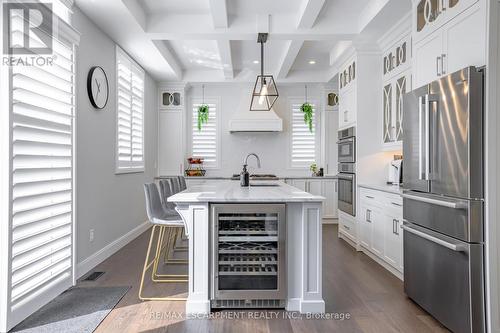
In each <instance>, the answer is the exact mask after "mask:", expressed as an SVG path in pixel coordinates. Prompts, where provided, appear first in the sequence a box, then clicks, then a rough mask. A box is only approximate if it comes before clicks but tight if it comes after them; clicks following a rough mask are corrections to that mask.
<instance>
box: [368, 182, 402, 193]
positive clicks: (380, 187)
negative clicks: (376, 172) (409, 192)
mask: <svg viewBox="0 0 500 333" xmlns="http://www.w3.org/2000/svg"><path fill="white" fill-rule="evenodd" d="M358 186H359V187H364V188H369V189H371V190H377V191H382V192H387V193H392V194H398V195H401V194H403V188H402V187H401V186H399V185H390V184H364V183H361V184H358Z"/></svg>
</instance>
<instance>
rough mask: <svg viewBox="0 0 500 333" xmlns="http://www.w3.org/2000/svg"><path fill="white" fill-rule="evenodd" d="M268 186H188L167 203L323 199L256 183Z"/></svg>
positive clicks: (278, 185) (279, 184)
mask: <svg viewBox="0 0 500 333" xmlns="http://www.w3.org/2000/svg"><path fill="white" fill-rule="evenodd" d="M255 183H257V184H266V185H268V186H252V182H250V187H241V186H240V183H239V182H236V181H231V180H227V181H221V182H214V183H207V184H202V185H195V186H190V187H189V188H188V189H187V190H184V191H182V192H180V193H177V194H174V195H173V196H171V197H169V198H168V201H169V202H175V203H192V202H228V203H234V202H269V203H273V202H321V201H323V200H325V198H324V197H322V196H319V195H313V194H310V193H307V192H304V191H301V190H299V189H298V188H296V187H293V186H290V185H288V184H285V183H284V182H282V181H258V182H255Z"/></svg>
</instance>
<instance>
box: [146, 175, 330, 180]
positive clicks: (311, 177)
mask: <svg viewBox="0 0 500 333" xmlns="http://www.w3.org/2000/svg"><path fill="white" fill-rule="evenodd" d="M172 177H177V176H157V177H155V179H168V178H172ZM184 178H186V179H198V180H229V179H231V178H232V177H222V176H192V177H189V176H184ZM278 178H279V179H318V180H321V179H337V176H336V175H327V176H322V177H316V176H286V177H280V176H278Z"/></svg>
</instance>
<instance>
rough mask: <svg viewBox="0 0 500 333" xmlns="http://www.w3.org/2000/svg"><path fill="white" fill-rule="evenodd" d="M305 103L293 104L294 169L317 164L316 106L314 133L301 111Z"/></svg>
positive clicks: (314, 108) (292, 163)
mask: <svg viewBox="0 0 500 333" xmlns="http://www.w3.org/2000/svg"><path fill="white" fill-rule="evenodd" d="M302 104H303V102H292V103H291V108H292V130H291V136H292V138H291V152H290V153H291V166H292V167H294V168H305V167H309V166H310V165H311V164H312V163H314V162H316V105H315V104H314V103H312V102H310V104H311V105H312V107H313V131H312V132H311V131H309V126H308V125H307V124H306V123H305V122H304V113H303V112H302V111H300V107H301V105H302Z"/></svg>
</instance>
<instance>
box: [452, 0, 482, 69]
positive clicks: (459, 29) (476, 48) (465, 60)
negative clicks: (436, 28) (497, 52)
mask: <svg viewBox="0 0 500 333" xmlns="http://www.w3.org/2000/svg"><path fill="white" fill-rule="evenodd" d="M483 16H484V15H483V12H482V11H481V9H480V7H479V6H476V7H474V8H470V10H467V11H466V12H464V13H463V15H460V16H459V17H456V18H455V19H453V20H452V21H451V22H449V23H448V24H447V25H446V26H445V27H444V32H443V34H444V45H443V47H444V51H443V54H444V55H445V59H444V61H443V62H444V67H443V75H446V74H450V73H453V72H456V71H458V70H460V69H462V68H464V67H467V66H476V67H480V66H483V65H485V64H486V33H485V27H484V17H483Z"/></svg>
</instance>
